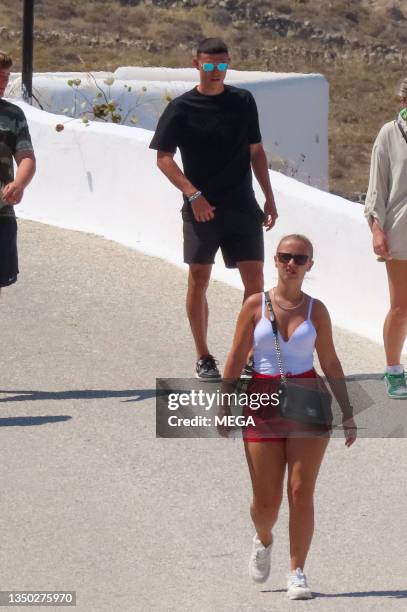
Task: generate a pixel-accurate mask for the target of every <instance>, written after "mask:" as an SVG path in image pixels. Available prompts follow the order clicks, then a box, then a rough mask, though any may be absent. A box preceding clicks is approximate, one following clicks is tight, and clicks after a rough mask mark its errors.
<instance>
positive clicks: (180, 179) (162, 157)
mask: <svg viewBox="0 0 407 612" xmlns="http://www.w3.org/2000/svg"><path fill="white" fill-rule="evenodd" d="M157 166H158V167H159V169H160V170H161V172H163V173H164V174H165V176H166V177H167V179H168V180H169V181H170V182H171V183H172V184H173V185H175V187H177V188H178V189H179V190H180V191H182V193H183V194H185V195H186V196H190V195H192V194H193V193H196V192H197V191H198V189H197V188H196V187H195V186H194V185H193V184H192V183H191V182H190V181H189V180H188V179H187V177H186V176H185V174H184V173H183V172H182V170H181V168H180V167H179V166H178V164H177V163H176V161H175V160H174V153H168V152H166V151H157ZM191 208H192V212H193V214H194V217H195V219H196V220H197V221H210V220H211V219H213V218H214V216H215V213H214V211H215V206H212V205H211V204H209V202H208V200H207V199H206V198H205V197H204V196H203V195H201V196H200V197H199V198H197V199H196V200H194V202H192V204H191Z"/></svg>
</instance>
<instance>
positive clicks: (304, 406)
mask: <svg viewBox="0 0 407 612" xmlns="http://www.w3.org/2000/svg"><path fill="white" fill-rule="evenodd" d="M264 295H265V298H266V304H267V308H268V310H269V312H270V323H271V327H272V329H273V336H274V345H275V348H276V353H277V362H278V368H279V370H280V376H281V383H280V387H279V391H278V392H279V395H280V403H279V406H278V409H279V412H280V415H281V416H282V417H284V418H286V419H292V420H294V421H299V422H301V423H306V424H309V425H328V426H330V425H331V424H332V420H333V415H332V408H331V405H332V396H331V394H330V393H329V391H328V390H327V388H326V387H325V385H324V383H323V381H322V379H321V377H320V376H318V375H317V378H303V379H301V384H300V383H299V381H300V379H298V378H297V379H295V378H293V379H290V378H287V376H286V375H285V373H284V368H283V361H282V357H281V350H280V343H279V341H278V335H277V331H278V330H277V322H276V317H275V315H274V311H273V306H272V303H271V299H270V296H269V293H268V291H265V292H264Z"/></svg>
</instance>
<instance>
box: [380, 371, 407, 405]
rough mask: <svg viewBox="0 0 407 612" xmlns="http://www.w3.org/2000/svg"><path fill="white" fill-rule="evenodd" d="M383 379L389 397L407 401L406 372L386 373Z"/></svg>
mask: <svg viewBox="0 0 407 612" xmlns="http://www.w3.org/2000/svg"><path fill="white" fill-rule="evenodd" d="M383 378H384V382H385V383H386V387H387V395H388V396H389V397H391V398H392V399H407V385H406V378H405V374H404V372H403V373H402V374H389V373H388V372H386V373H385V375H384V377H383Z"/></svg>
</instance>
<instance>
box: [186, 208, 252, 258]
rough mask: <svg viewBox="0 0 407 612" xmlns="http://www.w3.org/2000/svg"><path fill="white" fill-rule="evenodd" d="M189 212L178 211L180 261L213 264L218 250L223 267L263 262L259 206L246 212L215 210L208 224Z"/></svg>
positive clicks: (240, 210) (239, 210)
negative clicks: (181, 245)
mask: <svg viewBox="0 0 407 612" xmlns="http://www.w3.org/2000/svg"><path fill="white" fill-rule="evenodd" d="M191 215H192V212H191V211H189V210H186V209H185V207H184V208H183V211H182V218H183V221H184V227H183V232H184V262H185V263H188V264H213V263H214V261H215V255H216V253H217V251H218V249H219V247H220V249H221V251H222V256H223V260H224V262H225V266H226V267H227V268H237V265H236V264H237V262H239V261H264V239H263V220H264V213H263V211H262V210H261V208H260V207H259V206H256V207H248V208H247V210H242V209H240V208H239V209H237V210H236V209H235V210H233V209H232V208H230V209H229V208H228V209H226V210H225V209H224V210H222V209H221V208H218V209H217V210H216V211H215V218H214V219H212V220H211V221H204V222H198V221H195V218H193V216H192V218H191Z"/></svg>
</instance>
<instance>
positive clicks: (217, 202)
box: [150, 85, 261, 219]
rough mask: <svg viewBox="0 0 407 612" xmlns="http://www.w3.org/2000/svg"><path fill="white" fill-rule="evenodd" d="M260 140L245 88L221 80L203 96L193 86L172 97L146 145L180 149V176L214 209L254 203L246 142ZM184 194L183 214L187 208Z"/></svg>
mask: <svg viewBox="0 0 407 612" xmlns="http://www.w3.org/2000/svg"><path fill="white" fill-rule="evenodd" d="M259 142H261V134H260V128H259V120H258V112H257V106H256V102H255V100H254V98H253V96H252V94H251V93H250V92H249V91H247V90H246V89H241V88H238V87H233V86H231V85H225V86H224V91H223V92H222V93H220V94H217V95H213V96H208V95H204V94H201V93H199V91H198V89H197V88H196V87H195V88H194V89H191V90H190V91H187V92H185V93H184V94H182V95H180V96H179V97H177V98H175V99H174V100H172V101H171V102H170V103H169V104H168V106H167V107H166V109H165V110H164V112H163V114H162V115H161V117H160V120H159V122H158V125H157V128H156V131H155V134H154V137H153V139H152V141H151V143H150V148H151V149H155V150H159V151H166V152H168V153H175V152H176V149H177V147H178V148H179V150H180V153H181V159H182V164H183V168H184V174H185V176H186V177H187V178H188V179H189V180H190V181H191V183H192V184H193V185H194V186H195V187H196V188H197V189H199V190H200V191H202V193H203V194H204V196H205V197H206V199H207V200H208V201H209V203H210V204H212V205H213V206H216V208H217V211H216V212H218V209H221V210H224V209H225V208H229V207H233V208H234V209H235V210H236V209H241V210H242V209H246V210H247V209H249V208H255V209H256V210H257V211H260V212H261V209H260V207H259V206H258V204H257V202H256V200H255V196H254V192H253V187H252V173H251V163H250V144H256V143H259ZM189 206H190V205H189V203H188V202H187V201H186V200H185V198H184V208H183V213H185V214H183V217H184V219H185V217H186V216H190V215H191V214H192V213H191V211H190V208H189Z"/></svg>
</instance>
